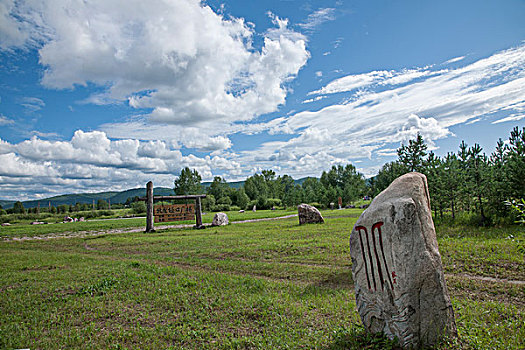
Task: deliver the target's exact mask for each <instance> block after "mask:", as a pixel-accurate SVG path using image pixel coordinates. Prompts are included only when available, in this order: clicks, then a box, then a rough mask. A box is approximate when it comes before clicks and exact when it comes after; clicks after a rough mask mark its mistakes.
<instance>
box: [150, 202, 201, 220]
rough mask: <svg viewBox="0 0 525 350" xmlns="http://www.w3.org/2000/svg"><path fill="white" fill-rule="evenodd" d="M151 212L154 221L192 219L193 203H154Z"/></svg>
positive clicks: (193, 215) (193, 216) (193, 213)
mask: <svg viewBox="0 0 525 350" xmlns="http://www.w3.org/2000/svg"><path fill="white" fill-rule="evenodd" d="M153 213H154V215H155V222H167V221H184V220H193V219H195V204H171V205H156V206H155V207H154V209H153Z"/></svg>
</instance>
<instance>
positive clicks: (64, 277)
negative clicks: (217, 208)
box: [0, 210, 525, 349]
mask: <svg viewBox="0 0 525 350" xmlns="http://www.w3.org/2000/svg"><path fill="white" fill-rule="evenodd" d="M291 213H293V212H263V211H258V212H257V213H251V212H247V213H245V214H238V213H230V220H232V221H238V220H242V219H252V218H258V217H259V218H260V217H264V216H270V215H273V216H281V215H287V214H291ZM208 215H209V217H207V216H205V221H211V218H212V215H211V214H208ZM241 215H244V216H241ZM323 215H324V216H325V218H326V223H325V224H322V225H308V226H299V225H298V219H297V218H289V219H283V220H273V221H259V222H249V223H238V224H233V225H228V226H225V227H216V228H208V229H205V230H193V229H168V230H161V231H157V232H155V233H151V234H144V233H142V232H134V233H121V234H108V235H99V236H91V237H84V238H80V237H79V238H67V239H65V238H64V239H50V240H32V241H31V240H28V241H10V242H8V241H5V242H0V255H1V257H2V259H0V270H1V279H0V348H2V349H4V348H7V349H9V348H31V349H58V348H68V349H70V348H82V349H84V348H88V349H89V348H92V349H99V348H104V349H105V348H108V349H126V348H129V349H132V348H133V349H134V348H162V349H180V348H189V349H201V348H205V349H206V348H210V349H232V348H234V349H235V348H237V349H246V348H248V349H364V348H366V349H389V348H391V349H392V348H396V347H395V344H394V343H393V342H390V341H388V340H385V339H383V338H381V337H374V336H371V335H367V334H366V333H365V332H364V330H363V329H362V327H361V326H360V320H359V316H358V314H357V312H356V310H355V299H354V298H355V296H354V294H353V282H352V278H351V263H350V257H349V246H348V239H349V234H350V231H351V229H352V226H353V224H354V223H355V220H356V219H357V217H358V215H359V210H341V211H327V212H324V213H323ZM131 220H133V219H130V220H122V221H131ZM77 224H78V223H77ZM86 224H89V223H86ZM111 224H112V223H110V222H109V221H102V222H97V223H96V224H94V225H100V226H96V227H97V228H96V229H97V230H99V229H100V230H102V229H104V227H109V226H107V225H111ZM140 224H143V221H142V222H141V223H140ZM64 225H66V224H64ZM71 225H73V224H71ZM75 225H76V224H75ZM105 225H106V226H105ZM42 226H44V225H42ZM42 226H28V227H29V228H30V229H33V228H38V229H40V227H42ZM45 226H47V227H50V226H53V225H45ZM3 229H4V228H2V234H1V235H2V236H4V235H6V236H13V237H16V236H17V235H31V233H27V232H24V233H20V232H18V231H16V230H13V231H11V232H7V233H6V231H4V230H3ZM9 229H14V227H9ZM46 229H47V228H46ZM437 230H438V239H439V244H440V251H441V254H442V259H443V264H444V267H445V273H446V277H447V283H448V287H449V292H450V294H451V297H452V301H453V305H454V310H455V313H456V322H457V326H458V330H459V334H460V338H459V340H457V341H453V342H451V343H447V344H443V345H442V346H441V347H440V348H441V349H456V348H458V349H523V348H525V284H524V283H518V282H513V281H525V268H524V253H525V250H524V249H523V242H524V240H525V234H524V233H523V228H520V227H507V228H495V229H488V228H465V227H452V228H451V227H446V226H438V227H437ZM40 234H44V235H45V233H42V232H41V233H40ZM505 279H508V280H513V281H510V282H509V281H506V280H505Z"/></svg>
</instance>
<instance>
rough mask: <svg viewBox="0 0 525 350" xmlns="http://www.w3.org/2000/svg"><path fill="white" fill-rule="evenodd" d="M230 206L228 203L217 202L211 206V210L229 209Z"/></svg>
mask: <svg viewBox="0 0 525 350" xmlns="http://www.w3.org/2000/svg"><path fill="white" fill-rule="evenodd" d="M230 209H231V206H230V205H229V204H217V205H215V206H214V207H213V211H230Z"/></svg>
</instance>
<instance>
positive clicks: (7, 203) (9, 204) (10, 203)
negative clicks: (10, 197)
mask: <svg viewBox="0 0 525 350" xmlns="http://www.w3.org/2000/svg"><path fill="white" fill-rule="evenodd" d="M13 203H14V202H13V201H2V200H0V205H1V206H2V208H11V207H12V206H13Z"/></svg>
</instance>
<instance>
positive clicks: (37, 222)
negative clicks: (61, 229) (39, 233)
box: [29, 221, 45, 225]
mask: <svg viewBox="0 0 525 350" xmlns="http://www.w3.org/2000/svg"><path fill="white" fill-rule="evenodd" d="M43 224H45V222H42V221H33V222H32V223H30V224H29V225H43Z"/></svg>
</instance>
